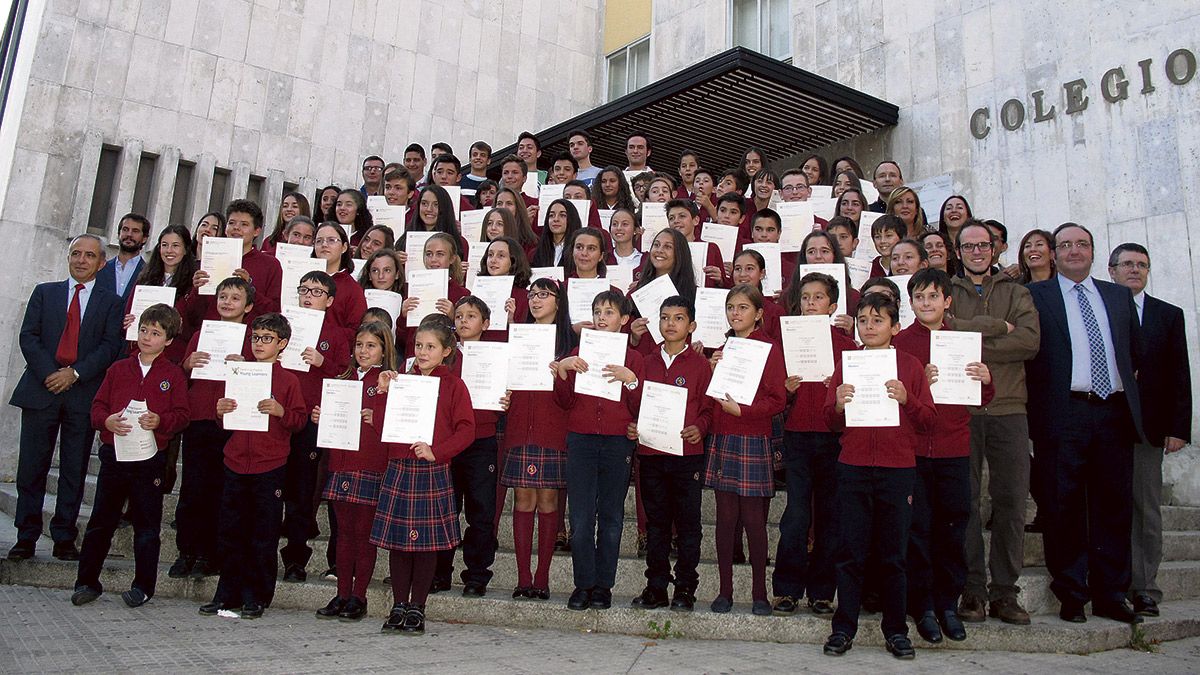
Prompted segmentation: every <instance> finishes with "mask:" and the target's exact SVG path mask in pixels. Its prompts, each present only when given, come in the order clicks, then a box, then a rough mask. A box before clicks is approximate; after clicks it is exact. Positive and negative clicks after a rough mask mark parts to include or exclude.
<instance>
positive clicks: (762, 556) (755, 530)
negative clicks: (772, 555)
mask: <svg viewBox="0 0 1200 675" xmlns="http://www.w3.org/2000/svg"><path fill="white" fill-rule="evenodd" d="M738 501H739V505H738V506H739V509H738V511H739V512H740V513H741V515H742V525H743V526H744V527H745V530H746V543H747V544H748V545H749V546H748V548H749V553H750V572H751V580H752V584H751V592H752V593H753V597H754V599H755V600H763V601H765V600H766V599H767V511H766V504H767V502H766V500H764V499H763V498H762V497H739V498H738Z"/></svg>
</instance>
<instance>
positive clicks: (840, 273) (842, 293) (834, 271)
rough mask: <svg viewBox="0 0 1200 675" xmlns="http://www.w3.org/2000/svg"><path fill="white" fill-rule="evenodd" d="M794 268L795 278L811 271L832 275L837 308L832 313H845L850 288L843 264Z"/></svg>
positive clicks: (819, 264) (815, 264) (821, 264)
mask: <svg viewBox="0 0 1200 675" xmlns="http://www.w3.org/2000/svg"><path fill="white" fill-rule="evenodd" d="M796 268H797V269H796V272H795V275H796V276H795V277H794V278H795V279H803V278H804V275H806V274H811V273H813V272H819V273H821V274H828V275H829V276H831V277H833V280H834V281H835V282H836V283H837V287H838V301H837V309H836V310H834V312H833V313H834V314H845V313H846V305H847V304H848V301H847V300H846V298H847V297H848V296H847V294H848V293H849V292H850V289H849V288H847V287H846V266H845V265H839V264H838V263H813V264H810V265H797V266H796ZM827 323H828V322H827ZM829 372H830V373H832V372H833V370H832V369H831V370H830V371H829Z"/></svg>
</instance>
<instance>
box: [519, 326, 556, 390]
mask: <svg viewBox="0 0 1200 675" xmlns="http://www.w3.org/2000/svg"><path fill="white" fill-rule="evenodd" d="M557 330H558V329H557V328H556V327H555V326H554V324H542V323H514V324H513V325H511V326H509V327H508V345H509V347H510V351H509V360H508V388H509V389H511V390H513V391H553V390H554V373H552V372H550V362H551V361H553V360H554V343H555V340H556V339H557V337H558V336H557Z"/></svg>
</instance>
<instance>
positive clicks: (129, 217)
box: [96, 213, 150, 306]
mask: <svg viewBox="0 0 1200 675" xmlns="http://www.w3.org/2000/svg"><path fill="white" fill-rule="evenodd" d="M118 222H119V225H118V226H117V241H118V242H119V243H120V248H119V249H118V250H117V255H116V256H115V257H113V258H111V259H109V261H108V262H107V264H105V265H104V267H102V268H100V272H99V273H98V274H97V275H96V285H97V286H99V287H100V288H103V289H105V290H107V291H111V292H113V293H116V294H117V295H119V296H121V303H122V306H124V304H125V303H127V302H128V301H129V296H130V295H132V294H133V287H134V286H135V285H136V284H135V283H134V282H135V281H137V278H138V275H139V274H141V273H142V266H143V265H145V264H146V263H145V261H144V260H142V247H143V246H145V245H146V240H147V239H149V238H150V221H149V220H146V217H145V216H143V215H142V214H140V213H126V214H125V215H123V216H121V220H120V221H118Z"/></svg>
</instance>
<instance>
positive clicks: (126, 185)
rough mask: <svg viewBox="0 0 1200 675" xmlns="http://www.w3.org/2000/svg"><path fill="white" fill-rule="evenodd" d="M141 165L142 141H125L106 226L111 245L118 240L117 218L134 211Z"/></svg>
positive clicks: (114, 179)
mask: <svg viewBox="0 0 1200 675" xmlns="http://www.w3.org/2000/svg"><path fill="white" fill-rule="evenodd" d="M141 163H142V141H141V139H138V138H127V139H125V142H124V143H123V144H122V147H121V159H120V160H119V161H118V162H117V173H116V176H115V177H114V178H113V194H112V201H111V203H110V204H109V207H108V222H107V223H106V224H105V225H106V227H105V236H106V237H107V238H108V240H109V243H110V244H112V243H113V242H115V241H116V239H117V237H116V234H117V218H120V217H121V216H123V215H125V214H126V213H129V212H130V211H132V210H133V191H134V189H135V188H137V174H138V166H139V165H140V164H141Z"/></svg>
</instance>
